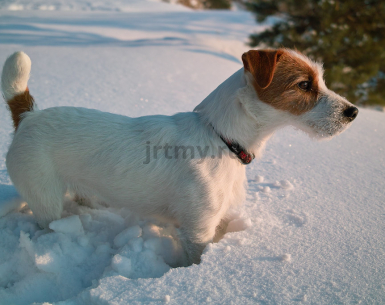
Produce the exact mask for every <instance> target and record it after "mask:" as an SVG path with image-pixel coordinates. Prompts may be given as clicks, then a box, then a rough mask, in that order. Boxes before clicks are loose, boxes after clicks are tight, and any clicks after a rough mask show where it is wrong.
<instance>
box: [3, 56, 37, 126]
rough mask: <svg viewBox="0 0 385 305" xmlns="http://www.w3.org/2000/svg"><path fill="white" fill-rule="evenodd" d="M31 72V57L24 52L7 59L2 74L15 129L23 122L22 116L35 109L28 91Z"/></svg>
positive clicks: (4, 93)
mask: <svg viewBox="0 0 385 305" xmlns="http://www.w3.org/2000/svg"><path fill="white" fill-rule="evenodd" d="M30 72H31V59H30V58H29V56H28V55H27V54H25V53H24V52H16V53H13V54H12V55H11V56H9V57H8V58H7V60H6V61H5V63H4V67H3V72H2V74H1V89H2V91H3V96H4V99H5V101H6V102H7V104H8V107H9V110H10V111H11V114H12V119H13V125H14V127H15V129H17V127H18V126H19V124H20V122H21V120H22V116H21V115H22V114H23V113H25V112H27V111H31V110H33V107H34V100H33V97H32V96H31V95H30V94H29V89H28V79H29V73H30Z"/></svg>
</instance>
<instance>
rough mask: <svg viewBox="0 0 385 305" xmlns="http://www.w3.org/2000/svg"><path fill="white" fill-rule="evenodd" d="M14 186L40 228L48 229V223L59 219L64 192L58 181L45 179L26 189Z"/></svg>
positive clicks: (22, 186) (21, 186)
mask: <svg viewBox="0 0 385 305" xmlns="http://www.w3.org/2000/svg"><path fill="white" fill-rule="evenodd" d="M15 186H16V188H17V189H18V191H19V192H20V193H21V195H22V197H23V198H24V199H25V200H26V201H27V203H28V206H29V208H30V209H31V211H32V212H33V215H34V216H35V219H36V221H37V223H38V224H39V226H40V227H41V228H48V226H49V224H50V222H52V221H54V220H57V219H60V218H61V214H62V212H63V201H64V194H65V191H66V190H65V188H64V187H63V185H62V184H61V183H60V181H57V180H53V179H46V178H45V179H43V180H40V181H39V182H38V183H34V184H33V185H31V184H30V185H28V186H27V187H28V189H27V188H26V187H25V186H24V185H23V184H21V185H17V184H15Z"/></svg>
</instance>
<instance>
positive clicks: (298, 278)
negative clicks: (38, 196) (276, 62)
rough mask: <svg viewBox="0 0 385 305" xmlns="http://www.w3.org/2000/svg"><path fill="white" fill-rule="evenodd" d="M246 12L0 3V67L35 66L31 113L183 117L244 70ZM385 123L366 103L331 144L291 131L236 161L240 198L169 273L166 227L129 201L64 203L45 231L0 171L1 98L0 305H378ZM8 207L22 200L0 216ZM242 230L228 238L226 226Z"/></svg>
mask: <svg viewBox="0 0 385 305" xmlns="http://www.w3.org/2000/svg"><path fill="white" fill-rule="evenodd" d="M262 27H263V26H258V27H257V26H256V25H255V23H254V20H253V18H252V16H250V15H249V14H248V13H245V12H239V11H237V12H230V11H228V12H219V11H218V12H207V11H190V10H188V9H186V8H184V7H181V6H177V5H169V4H165V3H161V2H154V1H147V2H146V1H145V0H142V1H140V0H132V1H128V0H126V1H123V0H121V1H114V2H113V3H108V2H107V1H106V0H105V1H93V2H92V3H91V2H90V1H82V0H78V1H75V0H72V1H64V0H61V1H52V2H51V1H48V0H44V1H38V0H34V1H26V0H25V1H22V0H19V1H2V2H0V63H1V64H0V65H2V63H3V62H4V60H5V58H6V57H7V56H8V55H9V54H11V53H12V52H14V51H16V50H24V51H25V52H26V53H27V54H29V56H30V57H31V59H32V77H31V81H30V84H29V87H30V90H31V92H32V94H33V95H34V97H35V100H36V101H37V103H38V105H39V107H40V108H47V107H51V106H57V105H72V106H82V107H89V108H96V109H100V110H104V111H109V112H113V113H121V114H125V115H129V116H140V115H145V114H159V113H161V114H173V113H175V112H179V111H190V110H192V109H193V108H194V106H195V105H197V104H198V103H199V102H200V101H201V100H202V99H203V98H204V97H206V96H207V95H208V94H209V93H210V92H211V91H212V90H213V89H215V87H216V86H217V85H218V84H220V83H221V82H222V81H223V80H224V79H226V78H227V77H228V76H230V75H231V74H232V73H233V72H235V71H236V70H238V69H239V68H240V67H241V62H240V55H241V54H242V52H244V51H245V50H247V47H246V46H245V41H246V37H247V35H248V33H250V32H252V31H255V30H258V29H259V30H260V29H261V28H262ZM384 134H385V116H384V113H380V112H375V111H370V110H365V109H361V110H360V114H359V116H358V118H357V119H356V121H355V122H354V124H353V125H352V127H351V128H350V129H349V130H348V131H346V132H345V133H343V134H342V135H340V136H338V137H337V138H335V139H333V140H331V141H329V142H313V141H311V140H310V139H309V138H308V137H307V136H305V135H303V134H301V133H299V132H298V131H295V130H294V129H292V128H287V129H284V130H282V131H280V132H278V133H277V134H276V135H275V136H274V137H273V139H271V140H270V142H269V144H268V146H267V149H266V152H265V155H264V156H263V158H262V159H261V160H259V161H254V162H253V163H252V164H251V165H249V166H248V168H247V173H248V177H249V183H248V185H249V190H248V198H247V202H245V204H244V205H243V206H242V208H241V209H240V210H239V211H238V214H237V215H235V218H234V220H233V222H232V223H231V224H230V227H229V228H228V231H229V232H228V233H227V234H226V235H225V236H224V238H223V239H222V240H220V241H219V242H218V243H215V244H211V245H209V246H208V247H207V248H206V250H205V252H204V255H203V257H202V263H201V264H200V265H193V266H190V267H188V268H170V267H169V264H172V263H173V262H175V261H177V259H178V255H179V251H180V248H179V244H178V241H177V239H175V238H174V233H175V232H174V228H173V227H172V226H170V225H166V224H159V223H157V222H156V221H154V220H149V219H141V218H139V217H138V216H136V215H132V214H131V213H130V212H129V211H128V210H124V209H123V210H116V209H112V208H103V207H101V208H100V209H90V208H87V207H84V206H78V205H77V204H75V203H74V202H72V201H70V200H68V202H67V205H66V209H65V212H64V214H63V217H64V218H63V219H62V220H58V221H56V222H53V223H51V226H50V227H51V229H52V230H53V231H50V232H48V231H42V230H40V229H39V228H38V227H37V225H36V223H35V221H34V218H33V215H32V214H31V212H30V211H29V209H28V207H27V206H25V204H23V203H22V200H21V199H20V198H19V197H18V195H17V193H16V191H15V189H14V188H13V186H12V183H11V182H10V180H9V177H8V174H7V170H6V168H5V154H6V151H7V147H8V145H9V144H10V141H11V136H12V127H11V120H10V118H9V115H8V113H7V111H6V108H5V106H4V104H3V103H2V104H1V105H0V139H1V141H0V156H1V157H0V158H1V159H0V216H3V217H1V218H0V305H10V304H34V303H36V304H43V303H44V302H47V303H45V304H62V305H63V304H65V305H83V304H84V305H88V304H103V305H104V304H111V305H112V304H149V303H151V304H162V303H169V304H206V303H207V304H296V303H305V304H306V303H308V304H359V303H360V304H383V303H385V260H384V255H385V235H384V231H385V208H384V202H385V191H384V186H385V185H384V177H385V157H384V156H385V144H384ZM11 203H14V206H15V205H18V204H21V206H20V207H19V209H18V210H17V211H12V212H10V213H7V212H9V207H10V206H11ZM230 231H238V232H230Z"/></svg>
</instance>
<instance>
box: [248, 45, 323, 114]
mask: <svg viewBox="0 0 385 305" xmlns="http://www.w3.org/2000/svg"><path fill="white" fill-rule="evenodd" d="M242 61H243V65H244V68H245V70H247V71H248V72H250V73H251V74H252V75H253V77H254V79H253V86H254V88H255V90H256V92H257V94H258V97H259V99H260V100H261V101H263V102H264V103H267V104H269V105H271V106H273V107H274V108H276V109H279V110H284V111H288V112H290V113H292V114H295V115H300V114H302V113H305V112H307V111H309V110H310V109H312V108H313V107H314V106H315V104H316V102H317V100H318V92H319V89H318V80H319V71H318V69H317V67H316V64H314V63H312V62H311V61H310V60H308V59H307V58H306V57H304V56H303V55H301V54H299V53H297V52H295V51H289V50H285V49H279V50H251V51H249V52H247V53H244V54H243V55H242Z"/></svg>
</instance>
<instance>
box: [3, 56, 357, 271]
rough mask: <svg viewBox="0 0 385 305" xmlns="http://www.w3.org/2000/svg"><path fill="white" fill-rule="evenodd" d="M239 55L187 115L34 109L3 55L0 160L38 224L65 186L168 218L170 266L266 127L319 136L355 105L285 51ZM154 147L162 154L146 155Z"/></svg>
mask: <svg viewBox="0 0 385 305" xmlns="http://www.w3.org/2000/svg"><path fill="white" fill-rule="evenodd" d="M242 61H243V68H241V69H240V70H238V71H237V72H235V73H234V74H233V75H232V76H230V77H229V78H228V79H227V80H225V81H224V82H223V83H222V84H221V85H219V87H218V88H216V89H215V90H214V91H213V92H212V93H211V94H210V95H209V96H208V97H206V99H204V100H203V101H202V102H201V103H200V104H199V105H198V106H197V107H196V108H195V109H194V111H193V112H186V113H177V114H175V115H173V116H163V115H154V116H143V117H138V118H130V117H126V116H122V115H116V114H111V113H105V112H100V111H98V110H92V109H85V108H78V107H54V108H49V109H44V110H37V109H36V108H35V104H34V100H33V98H32V96H31V95H30V93H29V90H28V87H27V82H28V79H29V73H30V69H31V60H30V58H29V57H28V56H27V55H26V54H25V53H23V52H16V53H14V54H13V55H11V56H10V57H9V58H8V59H7V60H6V62H5V64H4V67H3V72H2V79H1V85H2V90H3V94H4V98H5V100H6V101H7V104H8V106H9V109H10V111H11V113H12V118H13V122H14V127H15V134H14V138H13V142H12V144H11V146H10V148H9V151H8V154H7V157H6V165H7V169H8V173H9V176H10V178H11V179H12V182H13V183H14V185H15V187H16V189H17V191H18V192H19V193H20V195H21V196H22V197H23V198H24V199H25V200H26V202H27V203H28V205H29V207H30V209H31V210H32V212H33V214H34V216H35V218H36V220H37V222H38V224H39V225H40V226H41V227H42V228H46V227H48V226H49V223H50V222H51V221H53V220H57V219H59V218H60V217H61V214H62V210H63V199H64V195H65V194H66V192H67V191H69V190H70V191H72V192H73V193H74V194H76V198H78V199H79V198H82V199H83V198H91V197H92V198H97V199H98V200H100V201H102V202H106V203H107V204H109V205H112V206H118V207H119V206H120V207H128V208H129V209H130V210H132V211H134V212H137V213H139V214H141V215H150V216H159V217H162V218H164V219H167V220H169V221H173V222H174V223H175V224H176V226H177V227H178V234H179V237H180V240H181V244H182V247H183V253H184V257H183V263H182V265H185V266H188V265H191V264H193V263H199V261H200V256H201V254H202V251H203V249H204V247H205V246H206V245H207V243H209V242H211V241H212V240H213V238H214V236H215V234H216V230H217V227H218V226H219V225H220V223H221V222H223V221H226V217H227V215H228V211H229V208H230V207H231V206H234V205H238V204H240V203H242V201H243V200H244V197H245V182H246V175H245V164H248V163H250V162H251V161H252V160H253V158H254V157H258V156H260V154H261V152H262V150H263V148H264V146H265V143H266V141H267V140H268V139H269V138H270V137H271V135H272V134H273V133H274V131H275V130H277V129H278V128H281V127H283V126H286V125H293V126H295V127H297V128H299V129H301V130H303V131H305V132H306V133H307V134H309V135H310V136H311V137H315V138H329V137H333V136H335V135H337V134H339V133H341V132H342V131H344V130H345V129H346V128H347V127H348V126H349V125H350V123H351V122H352V121H353V120H354V119H355V117H356V116H357V114H358V109H357V108H356V107H354V106H353V105H352V104H351V103H349V102H348V101H347V100H346V99H345V98H343V97H341V96H340V95H338V94H336V93H334V92H333V91H331V90H329V89H328V88H327V87H326V85H325V82H324V80H323V69H322V66H321V65H320V64H318V63H316V62H313V61H311V60H310V59H309V58H307V57H306V56H304V55H302V54H301V53H299V52H297V51H293V50H288V49H278V50H251V51H249V52H247V53H244V54H243V56H242ZM150 145H154V151H153V154H151V151H150V149H149V148H151V146H150ZM159 148H160V149H162V148H164V149H165V150H166V148H167V150H166V152H167V153H166V154H164V155H163V154H155V151H156V150H159ZM195 149H197V150H198V151H199V152H200V153H199V154H197V153H196V152H195V153H194V150H195ZM152 155H153V157H152V158H150V157H151V156H152Z"/></svg>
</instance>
